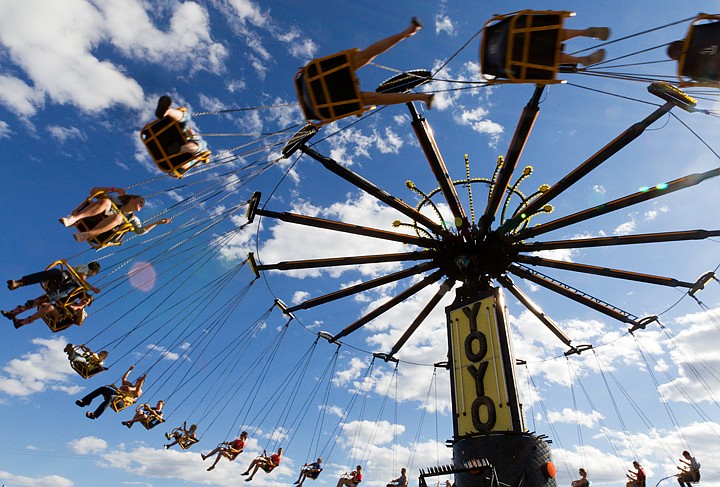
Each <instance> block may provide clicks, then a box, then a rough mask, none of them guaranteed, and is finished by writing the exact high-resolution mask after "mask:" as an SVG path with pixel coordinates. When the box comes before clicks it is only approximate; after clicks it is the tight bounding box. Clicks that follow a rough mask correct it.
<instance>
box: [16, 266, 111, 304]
mask: <svg viewBox="0 0 720 487" xmlns="http://www.w3.org/2000/svg"><path fill="white" fill-rule="evenodd" d="M72 269H73V270H74V271H75V273H76V274H77V275H78V276H80V279H82V280H83V281H85V280H87V278H88V277H92V276H94V275H96V274H97V273H98V272H100V263H99V262H89V263H87V264H80V265H78V266H73V268H72ZM41 283H47V286H48V287H49V288H51V289H54V290H55V293H57V297H54V298H53V297H52V296H51V297H50V299H51V300H55V299H60V298H64V297H66V296H67V295H68V294H70V293H71V292H72V291H74V290H75V289H77V287H78V283H77V282H75V280H74V279H73V278H72V275H71V274H70V272H68V271H63V270H61V269H58V268H56V267H53V268H52V269H48V270H46V271H40V272H35V273H33V274H28V275H27V276H23V277H21V278H20V279H17V280H16V279H10V280H8V281H7V287H8V289H9V290H11V291H14V290H15V289H17V288H19V287H23V286H30V285H32V284H41ZM91 289H92V290H93V292H94V293H99V292H100V290H99V289H98V288H96V287H93V288H91Z"/></svg>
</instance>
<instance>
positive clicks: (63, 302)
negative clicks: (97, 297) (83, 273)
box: [41, 259, 90, 333]
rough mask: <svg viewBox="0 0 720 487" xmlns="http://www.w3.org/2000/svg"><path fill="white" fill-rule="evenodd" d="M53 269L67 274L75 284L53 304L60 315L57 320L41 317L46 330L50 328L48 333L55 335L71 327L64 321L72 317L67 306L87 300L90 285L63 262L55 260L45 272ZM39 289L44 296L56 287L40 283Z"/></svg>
mask: <svg viewBox="0 0 720 487" xmlns="http://www.w3.org/2000/svg"><path fill="white" fill-rule="evenodd" d="M53 267H58V268H60V270H62V271H63V272H64V273H67V274H69V275H70V278H71V279H72V280H73V282H74V283H75V284H76V287H75V289H74V290H73V291H72V292H70V293H69V294H68V295H67V296H65V297H63V298H60V299H57V300H55V301H54V302H53V306H54V307H55V309H56V310H57V311H58V313H59V314H60V316H59V317H58V318H52V317H51V316H49V315H45V316H43V317H42V320H43V321H44V322H45V324H46V325H47V326H48V328H50V331H52V332H53V333H57V332H59V331H63V330H65V329H67V328H69V327H70V326H72V323H70V322H67V321H65V320H67V319H70V318H72V316H73V313H72V312H71V311H70V308H69V305H70V304H71V303H73V302H74V301H75V300H76V299H84V298H87V297H88V295H87V293H88V291H90V284H88V283H87V281H85V279H83V278H82V277H80V275H79V274H78V273H77V272H75V270H74V269H73V268H72V267H71V266H70V265H69V264H68V263H67V261H65V260H62V259H61V260H56V261H55V262H53V263H52V264H50V265H49V266H47V267H46V268H45V270H50V269H52V268H53ZM41 287H42V288H43V290H44V291H45V293H46V294H49V293H52V292H54V291H56V290H57V289H56V286H55V285H54V284H53V283H49V282H44V283H42V284H41ZM83 313H85V311H83ZM83 319H84V318H83Z"/></svg>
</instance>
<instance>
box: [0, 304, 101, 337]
mask: <svg viewBox="0 0 720 487" xmlns="http://www.w3.org/2000/svg"><path fill="white" fill-rule="evenodd" d="M92 301H93V299H92V297H87V296H86V297H83V298H78V299H75V300H74V301H73V302H70V303H67V304H66V305H65V309H66V310H67V311H69V313H70V314H69V315H68V316H65V317H61V316H60V312H59V311H58V309H57V308H56V307H55V305H54V304H53V303H52V302H51V301H50V299H48V296H46V295H43V296H40V297H38V298H35V299H33V300H30V301H27V302H26V303H25V304H24V305H19V306H17V307H16V308H15V309H13V310H12V311H0V313H2V315H3V316H4V317H5V318H7V319H9V320H12V322H13V325H14V326H15V328H16V329H17V328H20V327H21V326H25V325H29V324H30V323H32V322H33V321H35V320H38V319H40V318H44V317H45V316H48V317H50V318H51V319H52V320H53V321H54V322H55V324H54V326H53V329H54V330H63V329H65V328H67V327H68V326H72V325H81V324H82V322H83V321H85V318H86V317H87V313H86V312H85V306H89V305H90V304H91V303H92ZM32 308H37V312H36V313H35V314H33V315H32V316H29V317H27V318H24V319H22V320H19V319H18V318H17V315H19V314H20V313H24V312H25V311H27V310H29V309H32Z"/></svg>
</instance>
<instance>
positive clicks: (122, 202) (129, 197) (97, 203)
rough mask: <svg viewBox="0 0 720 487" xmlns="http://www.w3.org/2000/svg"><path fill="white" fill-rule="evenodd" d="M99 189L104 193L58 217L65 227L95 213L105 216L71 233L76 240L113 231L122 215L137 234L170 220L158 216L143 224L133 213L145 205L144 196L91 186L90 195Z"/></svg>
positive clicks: (119, 222)
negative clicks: (77, 208) (71, 211)
mask: <svg viewBox="0 0 720 487" xmlns="http://www.w3.org/2000/svg"><path fill="white" fill-rule="evenodd" d="M101 191H102V192H104V193H105V195H104V196H101V197H99V198H98V199H96V200H94V201H93V202H92V203H90V204H89V205H87V206H86V207H85V208H83V209H81V210H80V211H79V212H77V213H75V214H73V215H68V216H66V217H63V218H60V223H62V224H63V225H65V226H66V227H71V226H73V225H75V224H76V223H77V222H78V221H80V220H82V219H83V218H88V217H91V216H96V215H103V216H105V218H103V219H102V220H101V221H100V222H99V223H98V224H97V225H95V226H94V227H92V228H91V229H90V230H88V231H87V232H78V233H75V234H73V237H74V238H75V240H76V241H78V242H85V241H86V240H88V239H91V238H94V237H97V236H98V235H100V234H103V233H105V232H109V231H113V230H114V229H115V228H118V227H119V226H120V225H122V223H123V216H124V217H125V218H126V219H127V220H128V221H129V222H130V224H131V225H132V231H133V232H135V233H137V234H138V235H142V234H144V233H147V232H149V231H150V230H152V229H153V228H155V227H156V226H157V225H165V224H167V223H170V222H171V221H172V219H171V218H160V219H158V220H155V221H153V222H151V223H147V224H143V223H142V222H141V221H140V219H139V218H138V217H137V216H136V215H135V213H136V212H138V211H140V210H141V209H142V207H143V206H144V205H145V198H143V197H142V196H138V195H134V194H126V193H125V190H124V189H122V188H109V187H108V188H92V189H91V190H90V195H95V194H96V193H98V192H101ZM111 203H112V204H111ZM113 205H115V208H117V209H118V210H119V211H120V213H118V212H117V211H116V210H115V208H113Z"/></svg>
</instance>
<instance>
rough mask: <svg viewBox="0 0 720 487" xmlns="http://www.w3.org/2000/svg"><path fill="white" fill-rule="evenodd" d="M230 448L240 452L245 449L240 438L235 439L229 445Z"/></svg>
mask: <svg viewBox="0 0 720 487" xmlns="http://www.w3.org/2000/svg"><path fill="white" fill-rule="evenodd" d="M230 447H232V449H233V450H242V449H244V448H245V442H244V441H243V440H241V439H240V438H236V439H234V440H233V441H232V443H230Z"/></svg>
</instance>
